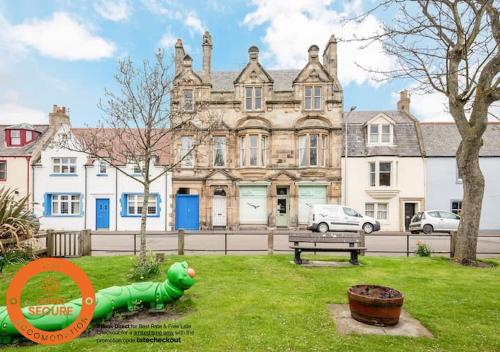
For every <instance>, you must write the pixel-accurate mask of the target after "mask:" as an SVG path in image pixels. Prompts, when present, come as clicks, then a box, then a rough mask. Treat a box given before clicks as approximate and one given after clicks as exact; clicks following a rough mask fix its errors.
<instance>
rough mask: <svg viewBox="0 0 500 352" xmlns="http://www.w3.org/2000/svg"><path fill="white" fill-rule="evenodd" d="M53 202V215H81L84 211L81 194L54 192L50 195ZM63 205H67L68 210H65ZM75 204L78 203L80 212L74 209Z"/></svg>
mask: <svg viewBox="0 0 500 352" xmlns="http://www.w3.org/2000/svg"><path fill="white" fill-rule="evenodd" d="M50 202H51V208H50V209H51V211H50V212H51V215H53V216H75V215H80V214H81V212H82V204H81V197H80V195H79V194H71V193H68V194H64V193H58V194H52V195H51V196H50ZM63 205H65V207H66V210H67V212H63V211H62V210H63ZM73 205H78V212H76V211H74V210H75V209H74V207H73Z"/></svg>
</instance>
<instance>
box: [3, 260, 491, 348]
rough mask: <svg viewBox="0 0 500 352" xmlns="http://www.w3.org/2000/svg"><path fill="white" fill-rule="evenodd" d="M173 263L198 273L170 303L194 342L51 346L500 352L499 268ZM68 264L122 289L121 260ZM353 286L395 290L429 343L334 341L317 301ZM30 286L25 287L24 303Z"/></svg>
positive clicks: (99, 284) (411, 263)
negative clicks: (422, 327) (192, 283)
mask: <svg viewBox="0 0 500 352" xmlns="http://www.w3.org/2000/svg"><path fill="white" fill-rule="evenodd" d="M322 258H324V257H322ZM179 259H187V260H188V262H189V264H190V266H192V267H193V268H195V269H196V272H197V276H196V278H197V283H196V284H195V286H194V287H193V288H192V289H190V290H188V291H186V295H185V296H184V299H182V300H181V301H179V302H177V303H176V310H177V311H179V312H185V315H184V316H183V317H182V318H181V319H180V320H179V322H181V323H186V324H191V325H192V327H193V331H194V335H193V336H186V337H183V340H182V343H181V344H156V345H146V344H144V345H137V344H121V345H120V346H119V347H117V346H112V345H107V344H103V343H101V344H97V343H96V341H95V339H96V338H97V337H92V338H79V339H76V340H74V341H72V342H71V343H69V344H65V345H60V346H56V347H50V350H51V351H52V350H53V351H115V350H120V351H137V350H142V351H157V350H161V349H162V348H163V350H165V351H178V350H179V351H363V352H367V351H370V352H373V351H454V352H456V351H471V350H473V351H500V267H499V266H497V267H494V268H481V269H479V268H465V267H461V266H459V265H456V264H454V263H451V262H449V261H448V260H447V259H444V258H438V257H436V258H375V257H363V258H362V259H361V262H362V264H363V265H362V266H359V267H346V268H301V267H298V266H296V265H292V264H290V262H289V261H290V260H291V255H278V256H238V257H236V256H227V257H224V256H188V257H185V258H180V257H177V256H171V257H168V260H167V261H166V263H164V267H165V268H167V267H168V266H169V265H170V264H171V263H172V262H174V261H177V260H179ZM75 263H77V264H78V265H79V266H80V267H82V268H83V269H84V270H85V271H86V272H87V274H88V275H89V277H90V279H91V281H92V283H93V285H94V287H95V289H96V290H98V289H101V288H104V287H107V286H112V285H124V284H127V283H129V281H128V280H127V270H128V268H129V266H130V257H85V258H81V259H77V260H75ZM496 264H500V261H499V260H497V261H496ZM16 269H17V267H14V266H9V267H7V268H6V269H5V271H4V275H3V276H2V277H1V279H0V280H1V281H0V299H1V301H2V302H4V301H5V292H6V290H7V286H8V284H9V281H10V278H11V277H12V276H13V274H14V273H15V271H16ZM161 279H162V278H161V277H158V280H161ZM359 283H373V284H382V285H387V286H391V287H394V288H397V289H399V290H401V291H402V292H403V293H404V295H405V308H406V310H407V311H409V312H410V313H411V314H412V315H413V316H414V317H415V318H417V319H418V320H420V321H421V322H422V323H423V324H424V325H425V326H426V327H427V328H428V329H429V330H430V331H431V332H432V333H433V334H434V336H435V338H434V339H427V338H405V337H387V336H366V335H364V336H357V335H350V336H342V335H338V334H337V333H336V330H335V326H334V323H333V322H332V319H331V318H330V315H329V313H328V311H327V308H326V305H327V304H329V303H347V296H346V290H347V288H348V287H349V286H351V285H354V284H359ZM31 289H33V290H34V285H33V283H31V282H30V287H27V289H26V290H25V291H26V292H25V293H24V296H25V297H28V298H30V290H31ZM74 290H75V288H74V286H73V285H68V288H67V290H66V294H67V295H68V298H69V297H71V296H72V295H73V297H75V296H74V293H75V291H74ZM33 292H35V290H34V291H33ZM99 337H103V335H100V336H99ZM2 349H3V350H8V351H12V350H17V351H19V349H20V348H15V349H9V348H2ZM22 350H26V351H35V350H36V351H38V350H43V351H45V350H48V348H47V347H43V346H31V347H22Z"/></svg>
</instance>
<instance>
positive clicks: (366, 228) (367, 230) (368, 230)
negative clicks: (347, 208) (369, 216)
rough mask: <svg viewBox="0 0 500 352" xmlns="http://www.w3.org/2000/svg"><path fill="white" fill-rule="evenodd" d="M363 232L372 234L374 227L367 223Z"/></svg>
mask: <svg viewBox="0 0 500 352" xmlns="http://www.w3.org/2000/svg"><path fill="white" fill-rule="evenodd" d="M363 231H364V232H365V233H372V232H373V225H372V224H370V223H369V222H367V223H366V224H364V225H363Z"/></svg>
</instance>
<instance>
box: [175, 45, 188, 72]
mask: <svg viewBox="0 0 500 352" xmlns="http://www.w3.org/2000/svg"><path fill="white" fill-rule="evenodd" d="M184 56H186V53H185V52H184V47H183V46H182V40H180V39H177V42H176V43H175V75H176V76H177V75H178V74H179V73H180V72H181V71H182V62H183V60H184Z"/></svg>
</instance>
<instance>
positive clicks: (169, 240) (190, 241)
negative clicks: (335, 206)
mask: <svg viewBox="0 0 500 352" xmlns="http://www.w3.org/2000/svg"><path fill="white" fill-rule="evenodd" d="M401 235H402V233H397V232H379V233H376V234H374V235H371V236H367V237H366V247H367V248H368V251H369V253H367V255H379V256H380V255H386V256H387V255H388V256H400V255H406V246H407V237H406V236H401ZM481 236H485V237H480V238H479V241H478V252H482V253H488V254H479V255H478V256H479V257H500V232H495V233H493V232H491V233H482V234H481ZM496 236H498V237H496ZM225 240H226V239H225V236H224V235H223V234H187V235H186V239H185V248H186V250H185V252H186V254H190V255H193V254H205V255H207V254H208V255H221V254H224V248H225ZM417 241H422V242H424V243H427V244H429V245H430V246H431V248H432V250H433V251H436V252H449V248H450V247H449V246H450V244H449V243H450V239H449V237H448V236H442V235H437V236H432V235H431V236H429V235H412V236H410V238H409V248H410V251H413V250H414V249H415V246H416V242H417ZM147 245H148V248H150V249H152V250H154V251H165V252H167V253H168V252H176V251H177V236H176V235H171V234H168V235H165V234H161V235H150V236H148V238H147ZM133 248H134V237H133V236H132V235H109V234H103V235H93V236H92V250H93V253H92V254H93V255H117V254H130V253H132V252H133ZM136 248H137V249H138V248H139V236H137V238H136ZM227 249H228V254H229V255H238V254H258V253H261V254H264V253H266V252H267V236H266V235H262V234H259V235H249V234H241V235H239V234H230V235H228V236H227ZM217 250H218V251H217ZM274 250H275V252H277V253H280V252H283V253H285V252H286V251H289V243H288V232H283V233H277V234H276V235H275V238H274ZM117 251H118V252H117ZM384 252H385V253H384ZM390 252H394V253H390ZM396 252H398V253H396ZM493 253H496V254H493ZM434 255H439V254H434ZM441 255H448V253H442V254H441Z"/></svg>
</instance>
